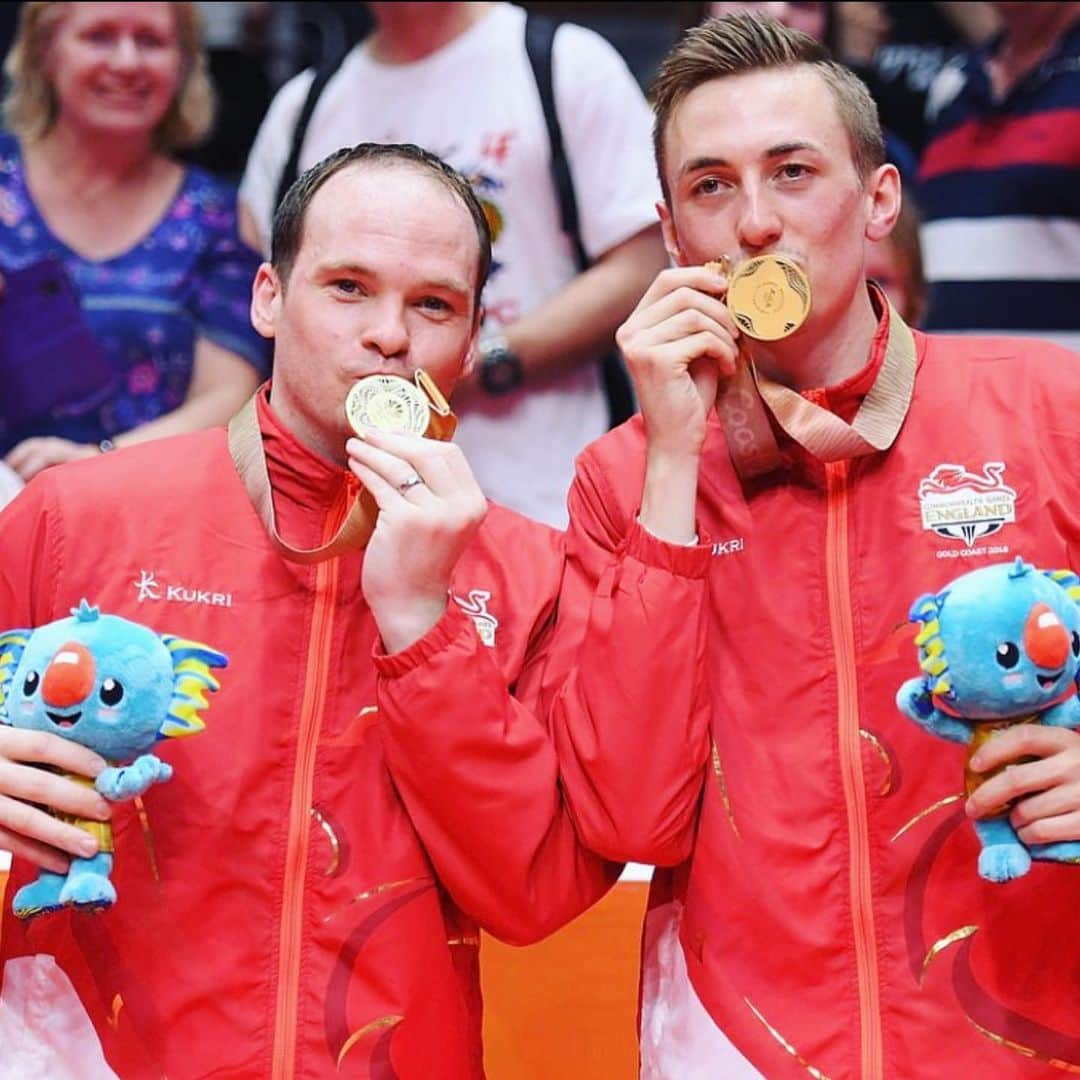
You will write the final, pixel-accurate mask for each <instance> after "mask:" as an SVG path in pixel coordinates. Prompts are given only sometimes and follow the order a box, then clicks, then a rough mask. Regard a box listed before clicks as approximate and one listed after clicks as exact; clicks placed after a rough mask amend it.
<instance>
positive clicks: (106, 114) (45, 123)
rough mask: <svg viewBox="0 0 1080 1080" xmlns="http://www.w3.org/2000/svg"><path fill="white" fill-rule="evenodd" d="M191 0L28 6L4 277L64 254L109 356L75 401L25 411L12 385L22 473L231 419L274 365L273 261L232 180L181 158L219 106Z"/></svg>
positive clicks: (4, 224)
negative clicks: (269, 331) (270, 331)
mask: <svg viewBox="0 0 1080 1080" xmlns="http://www.w3.org/2000/svg"><path fill="white" fill-rule="evenodd" d="M193 8H194V5H192V4H187V3H171V4H170V3H149V4H130V5H129V4H123V3H82V4H64V3H27V4H24V5H23V12H22V16H21V21H20V26H19V33H18V36H17V37H16V40H15V44H14V45H13V47H12V50H11V53H10V54H9V57H8V60H7V65H6V66H7V72H8V75H9V76H10V77H11V82H12V88H11V91H10V93H9V96H8V99H7V101H6V102H5V112H6V119H7V123H8V127H9V128H10V129H11V130H12V131H13V132H14V133H15V134H14V135H13V136H12V135H0V273H3V274H13V273H15V272H17V271H20V270H25V269H26V268H27V267H31V266H40V265H41V264H42V260H49V259H53V260H58V262H59V263H60V264H61V265H62V266H63V268H64V269H65V270H66V272H67V275H68V276H69V277H70V279H71V281H72V282H73V284H74V286H75V290H76V292H77V294H78V297H79V302H80V304H81V309H82V314H83V318H84V321H85V324H86V327H87V328H88V329H89V332H90V334H91V335H92V338H93V339H94V341H96V343H97V345H98V346H100V351H101V354H103V356H104V357H105V360H102V361H101V363H102V366H103V367H104V368H107V369H111V373H110V374H109V375H108V376H107V377H106V380H105V385H104V386H103V387H102V392H101V394H100V395H96V396H93V395H92V396H91V398H90V399H86V400H84V401H83V402H82V406H81V407H78V408H72V407H71V406H70V403H67V404H65V403H60V404H59V405H57V406H56V407H55V408H51V409H50V410H49V412H48V413H46V414H44V415H38V416H35V417H32V418H28V417H25V416H22V417H15V416H11V415H10V409H9V411H8V412H9V414H8V415H5V411H4V406H3V403H2V395H0V454H3V455H4V460H5V461H6V462H7V464H8V465H10V466H11V467H12V468H13V469H14V470H15V471H16V472H17V473H19V474H20V475H21V476H22V478H23V479H24V480H29V479H30V477H31V476H33V475H34V474H35V473H36V472H38V471H40V470H41V469H43V468H46V467H47V466H50V465H56V464H60V463H62V462H64V461H70V460H72V459H75V458H78V457H83V456H86V455H89V454H95V453H98V452H100V451H101V450H103V449H111V448H112V447H113V446H124V445H127V444H128V443H133V442H138V441H141V440H143V439H150V438H156V437H160V436H163V435H174V434H179V433H181V432H185V431H191V430H194V429H196V428H201V427H209V426H212V425H215V424H222V423H225V422H226V421H227V420H228V418H229V417H230V416H231V415H232V414H233V413H234V412H235V411H236V409H237V408H238V407H239V406H240V404H241V403H242V402H243V401H244V400H245V398H247V397H248V396H249V395H250V394H251V393H252V391H253V390H254V388H255V386H256V385H257V384H258V382H259V381H260V380H261V379H262V378H263V377H264V376H265V374H266V373H267V370H268V365H269V355H270V351H269V343H268V342H265V341H263V339H261V338H260V337H259V336H258V335H257V334H256V333H255V331H254V330H253V329H252V327H251V324H250V321H249V318H248V308H249V304H250V295H251V282H252V279H253V277H254V274H255V270H256V269H257V267H258V264H259V257H258V256H257V255H256V253H255V252H254V251H252V250H251V249H250V248H248V247H247V246H246V245H245V244H244V243H243V242H242V241H241V240H240V239H239V236H238V234H237V226H236V196H235V191H234V190H233V189H232V188H230V187H229V186H228V185H226V184H224V183H222V182H221V181H218V180H217V179H215V178H214V177H212V176H210V175H209V174H207V173H205V172H203V171H201V170H199V169H196V168H184V167H183V166H181V165H179V164H177V163H176V162H174V161H172V160H171V159H170V157H169V156H168V155H169V153H170V151H172V150H175V149H177V148H180V147H183V146H188V145H192V144H193V143H195V142H197V141H198V139H199V138H201V137H202V136H203V135H204V134H205V133H206V131H207V130H208V128H209V125H210V122H211V118H212V111H213V102H212V91H211V88H210V84H209V81H208V79H207V76H206V71H205V60H204V56H203V52H202V47H201V44H200V41H199V36H198V23H197V16H196V14H195V12H194V10H193ZM13 291H14V289H13ZM10 314H11V315H12V316H15V317H17V312H15V311H12V312H11V313H10ZM9 362H10V358H9ZM16 362H17V361H16ZM65 362H66V357H65ZM78 362H79V356H78V355H75V356H73V357H72V363H78Z"/></svg>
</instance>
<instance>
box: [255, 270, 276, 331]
mask: <svg viewBox="0 0 1080 1080" xmlns="http://www.w3.org/2000/svg"><path fill="white" fill-rule="evenodd" d="M283 291H284V290H283V289H282V287H281V281H280V280H279V278H278V275H277V271H276V270H275V269H274V268H273V267H272V266H271V265H270V264H269V263H268V262H264V263H263V264H262V265H261V266H260V267H259V269H258V272H257V273H256V274H255V282H254V284H253V285H252V286H251V325H252V326H253V327H255V329H256V331H257V332H258V333H260V334H261V335H262V336H263V337H264V338H273V337H274V332H275V327H276V326H277V320H278V316H279V314H280V313H281V298H282V294H283Z"/></svg>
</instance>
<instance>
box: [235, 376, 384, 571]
mask: <svg viewBox="0 0 1080 1080" xmlns="http://www.w3.org/2000/svg"><path fill="white" fill-rule="evenodd" d="M256 396H257V394H256V395H252V397H250V398H248V400H247V401H246V402H245V403H244V405H243V407H242V408H241V409H240V411H239V412H238V413H237V414H236V415H235V416H234V417H233V418H232V419H231V420H230V421H229V454H230V456H231V457H232V459H233V464H234V465H235V466H236V471H237V473H238V474H239V475H240V480H241V482H242V483H243V485H244V487H245V488H246V489H247V493H248V498H249V499H251V505H252V506H254V507H255V512H256V513H257V514H258V515H259V520H260V521H261V522H262V523H263V527H264V528H265V529H266V531H267V533H268V534H269V536H270V540H271V542H272V543H273V545H274V547H275V549H276V550H277V552H278V554H279V555H281V557H282V558H283V559H287V560H288V561H289V562H295V563H303V564H304V565H311V564H312V563H319V562H323V561H324V560H326V559H333V558H336V557H337V556H338V555H344V554H345V553H346V552H349V551H360V550H361V549H362V548H363V547H364V546H365V545H366V544H367V542H368V540H369V539H370V538H371V533H372V531H373V530H374V528H375V517H376V514H377V512H378V511H377V508H376V506H375V500H374V499H372V497H371V495H370V494H369V493H368V492H367V491H364V490H361V492H360V494H359V495H358V496H357V498H356V499H355V500H353V504H352V506H351V507H349V512H348V514H346V515H345V520H344V521H343V522H342V523H341V525H340V527H339V528H338V530H337V532H336V533H335V534H334V536H333V537H332V538H331V539H330V541H329V542H328V543H326V544H323V545H322V546H321V547H316V548H297V547H293V546H292V544H289V543H286V541H284V540H283V539H282V538H281V535H280V534H279V533H278V530H277V518H276V515H275V513H274V495H273V491H272V489H271V487H270V474H269V472H268V471H267V468H266V451H265V450H264V449H263V440H262V432H261V431H260V430H259V415H258V412H257V409H256V404H255V399H256Z"/></svg>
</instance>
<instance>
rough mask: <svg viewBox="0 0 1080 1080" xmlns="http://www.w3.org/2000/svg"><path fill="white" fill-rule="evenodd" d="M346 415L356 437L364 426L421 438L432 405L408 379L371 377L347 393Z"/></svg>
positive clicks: (355, 384)
mask: <svg viewBox="0 0 1080 1080" xmlns="http://www.w3.org/2000/svg"><path fill="white" fill-rule="evenodd" d="M345 415H346V417H348V420H349V424H350V425H351V427H352V429H353V430H354V431H355V432H356V433H357V434H359V433H360V432H361V431H362V429H363V428H366V427H367V428H377V429H378V430H380V431H397V432H405V433H406V434H409V435H423V434H424V433H425V432H426V431H427V429H428V426H429V424H430V423H431V406H430V405H429V404H428V402H427V399H426V398H425V397H424V394H423V392H422V391H421V390H419V389H418V388H417V387H416V386H414V385H413V384H412V383H411V382H409V381H408V380H406V379H402V378H399V377H398V376H397V375H371V376H369V377H368V378H366V379H361V380H360V381H359V382H357V383H354V384H353V386H352V389H350V390H349V394H348V397H346V399H345Z"/></svg>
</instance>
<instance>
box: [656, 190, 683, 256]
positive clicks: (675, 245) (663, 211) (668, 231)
mask: <svg viewBox="0 0 1080 1080" xmlns="http://www.w3.org/2000/svg"><path fill="white" fill-rule="evenodd" d="M656 213H657V214H658V215H659V217H660V231H661V232H662V233H663V235H664V247H665V248H667V253H668V256H669V257H670V259H671V261H672V262H673V263H674V264H675V265H676V266H686V265H687V262H686V258H685V256H684V255H683V252H682V247H681V246H680V244H679V235H678V231H677V230H676V228H675V219H674V218H673V217H672V216H671V211H670V210H669V209H668V208H667V203H665V202H663V201H661V202H658V203H657V204H656Z"/></svg>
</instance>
